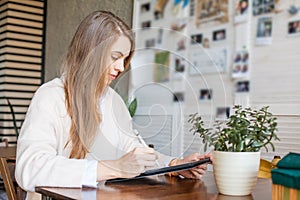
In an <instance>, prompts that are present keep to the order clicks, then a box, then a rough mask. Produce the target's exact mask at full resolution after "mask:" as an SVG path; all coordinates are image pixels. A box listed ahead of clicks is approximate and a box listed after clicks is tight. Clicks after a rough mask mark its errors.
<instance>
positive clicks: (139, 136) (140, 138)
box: [133, 129, 160, 167]
mask: <svg viewBox="0 0 300 200" xmlns="http://www.w3.org/2000/svg"><path fill="white" fill-rule="evenodd" d="M133 132H134V134H135V135H136V136H137V138H138V140H139V142H140V143H141V144H142V145H143V146H144V147H148V148H149V146H148V145H147V144H146V142H145V141H144V140H143V138H142V136H141V135H140V134H139V132H138V131H137V130H136V129H134V130H133ZM155 163H156V165H157V166H158V167H160V165H159V163H158V161H157V160H156V161H155Z"/></svg>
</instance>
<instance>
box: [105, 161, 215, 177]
mask: <svg viewBox="0 0 300 200" xmlns="http://www.w3.org/2000/svg"><path fill="white" fill-rule="evenodd" d="M210 162H211V160H210V159H209V158H204V159H201V160H198V161H194V162H190V163H185V164H181V165H175V166H170V167H163V168H158V169H151V170H147V171H145V172H144V173H141V174H140V175H138V176H136V177H132V178H116V179H110V180H107V181H106V182H107V183H112V182H118V181H125V180H131V179H137V178H143V177H147V176H153V175H159V174H165V173H169V172H177V171H184V170H188V169H192V168H194V167H197V166H198V165H202V164H204V163H210Z"/></svg>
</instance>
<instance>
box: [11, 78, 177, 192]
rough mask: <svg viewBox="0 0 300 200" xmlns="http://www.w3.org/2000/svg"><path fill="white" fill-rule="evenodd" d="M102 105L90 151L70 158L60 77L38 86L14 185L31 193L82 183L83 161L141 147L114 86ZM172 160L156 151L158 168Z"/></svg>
mask: <svg viewBox="0 0 300 200" xmlns="http://www.w3.org/2000/svg"><path fill="white" fill-rule="evenodd" d="M99 104H101V102H99ZM103 106H104V109H103V110H104V111H103V113H102V123H101V125H100V127H99V132H98V134H97V136H96V139H95V143H94V145H93V146H92V148H91V150H90V153H89V154H88V155H87V156H86V159H69V153H70V149H71V148H70V145H69V146H68V148H65V145H66V142H67V141H68V137H69V130H70V124H71V123H70V117H69V115H68V114H67V110H66V105H65V93H64V88H63V81H62V80H61V79H59V78H56V79H54V80H52V81H50V82H48V83H45V84H44V85H42V86H41V87H40V88H39V89H38V90H37V92H36V93H35V95H34V97H33V99H32V101H31V104H30V107H29V109H28V111H27V114H26V118H25V121H24V123H23V126H22V129H21V133H20V136H19V139H18V144H17V160H16V173H15V175H16V180H17V182H18V184H19V185H20V186H21V187H22V188H23V189H25V190H27V191H31V192H33V191H34V188H35V187H36V186H57V187H82V180H83V174H84V171H85V169H86V165H87V160H115V159H118V158H120V157H121V156H122V155H124V154H125V153H127V152H129V151H131V150H132V149H133V148H134V147H137V146H141V144H140V143H139V142H138V140H137V138H136V136H135V135H134V133H133V130H132V121H131V117H130V115H129V112H128V110H127V108H126V106H125V104H124V102H123V100H122V98H121V97H120V96H119V95H118V94H117V93H116V92H115V91H114V90H113V89H111V88H108V90H107V92H106V95H105V100H104V105H103ZM171 159H172V157H169V156H165V155H162V154H159V163H160V165H161V166H166V165H168V163H169V162H170V160H171ZM91 173H96V172H91ZM28 194H29V196H30V192H29V193H28Z"/></svg>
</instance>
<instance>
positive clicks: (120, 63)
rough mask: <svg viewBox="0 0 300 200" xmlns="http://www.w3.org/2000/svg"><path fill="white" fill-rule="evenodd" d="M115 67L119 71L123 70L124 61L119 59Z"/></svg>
mask: <svg viewBox="0 0 300 200" xmlns="http://www.w3.org/2000/svg"><path fill="white" fill-rule="evenodd" d="M115 69H116V70H118V71H119V72H123V71H124V61H123V60H121V61H119V62H117V63H116V67H115Z"/></svg>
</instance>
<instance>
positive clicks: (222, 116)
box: [216, 107, 230, 120]
mask: <svg viewBox="0 0 300 200" xmlns="http://www.w3.org/2000/svg"><path fill="white" fill-rule="evenodd" d="M229 116H230V107H217V108H216V120H226V119H228V118H229Z"/></svg>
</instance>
